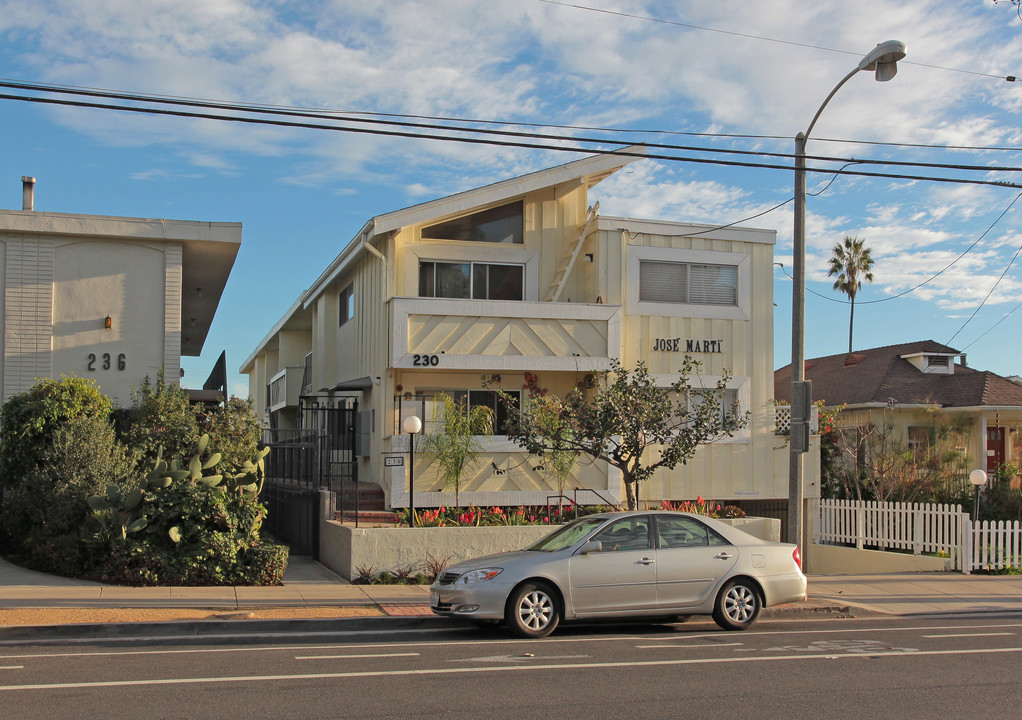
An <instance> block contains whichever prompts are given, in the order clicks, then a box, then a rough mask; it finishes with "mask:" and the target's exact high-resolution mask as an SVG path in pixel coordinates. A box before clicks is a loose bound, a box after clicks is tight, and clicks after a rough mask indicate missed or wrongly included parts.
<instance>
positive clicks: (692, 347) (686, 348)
mask: <svg viewBox="0 0 1022 720" xmlns="http://www.w3.org/2000/svg"><path fill="white" fill-rule="evenodd" d="M653 351H654V352H687V353H722V352H724V341H723V340H682V338H654V340H653Z"/></svg>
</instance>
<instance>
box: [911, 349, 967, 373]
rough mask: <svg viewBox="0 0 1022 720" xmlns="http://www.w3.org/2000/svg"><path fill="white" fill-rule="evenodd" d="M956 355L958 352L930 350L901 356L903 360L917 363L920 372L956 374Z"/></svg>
mask: <svg viewBox="0 0 1022 720" xmlns="http://www.w3.org/2000/svg"><path fill="white" fill-rule="evenodd" d="M955 357H957V354H951V353H939V354H938V353H928V352H915V353H910V354H908V355H902V356H901V358H902V359H903V360H907V361H908V362H910V363H912V364H913V365H915V366H916V369H917V370H919V371H920V372H924V373H930V374H934V375H954V373H955Z"/></svg>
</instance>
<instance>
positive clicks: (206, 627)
mask: <svg viewBox="0 0 1022 720" xmlns="http://www.w3.org/2000/svg"><path fill="white" fill-rule="evenodd" d="M867 616H888V614H887V613H883V612H880V611H877V610H873V609H870V608H866V607H857V606H854V605H851V604H848V603H826V602H822V601H812V600H811V601H809V602H807V603H795V604H790V605H776V606H774V607H769V608H764V609H763V611H762V613H761V614H760V619H761V620H813V619H826V618H834V619H841V618H856V617H867ZM693 619H695V618H693ZM701 619H703V620H707V621H709V620H710V617H709V616H708V615H707V616H706V617H704V618H701ZM630 622H635V621H634V620H632V621H630ZM469 627H471V626H470V625H468V624H467V623H466V622H464V621H461V622H459V621H458V620H454V619H449V618H443V617H439V616H436V615H409V616H378V617H352V618H309V619H291V620H246V619H241V618H238V619H230V620H220V619H217V620H176V621H170V622H114V623H72V624H64V625H8V626H2V627H0V645H16V644H29V643H33V644H34V643H50V644H57V643H67V642H88V641H90V640H96V641H106V642H110V641H123V642H132V641H142V640H145V641H157V642H158V641H161V640H162V641H166V642H171V641H173V642H189V641H198V640H201V641H203V642H216V641H224V642H226V641H230V642H250V643H253V644H254V643H260V642H263V641H265V640H268V639H271V638H285V637H302V636H311V635H316V636H323V635H330V634H336V635H350V634H354V633H359V634H361V633H366V634H368V633H376V632H381V631H383V632H422V631H437V630H457V629H466V628H469Z"/></svg>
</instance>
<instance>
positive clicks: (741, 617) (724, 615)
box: [713, 580, 761, 630]
mask: <svg viewBox="0 0 1022 720" xmlns="http://www.w3.org/2000/svg"><path fill="white" fill-rule="evenodd" d="M760 607H761V603H760V601H759V593H758V592H757V591H756V588H755V587H753V586H752V585H751V583H748V582H746V581H744V580H731V581H729V582H728V583H727V584H725V585H724V587H722V588H721V589H720V594H718V595H717V602H716V603H715V604H714V606H713V620H714V622H716V623H717V624H718V625H720V626H721V627H722V628H724V629H725V630H745V629H746V628H747V627H749V626H750V625H752V623H754V622H755V621H756V618H757V617H758V616H759V610H760Z"/></svg>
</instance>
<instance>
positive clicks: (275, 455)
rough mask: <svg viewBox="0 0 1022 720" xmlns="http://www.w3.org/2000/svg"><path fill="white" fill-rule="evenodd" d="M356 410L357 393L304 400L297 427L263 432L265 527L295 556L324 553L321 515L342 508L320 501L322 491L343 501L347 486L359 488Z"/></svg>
mask: <svg viewBox="0 0 1022 720" xmlns="http://www.w3.org/2000/svg"><path fill="white" fill-rule="evenodd" d="M357 411H358V403H357V402H356V401H355V399H354V398H345V399H341V400H339V401H331V402H329V403H323V402H317V403H311V402H307V401H305V400H303V401H302V405H301V406H300V407H299V410H298V424H299V427H298V428H292V429H283V428H271V429H267V430H264V431H263V442H264V443H265V444H266V445H269V446H270V454H269V455H268V456H267V458H266V480H265V482H264V484H263V492H262V496H261V497H262V500H263V503H264V504H265V505H266V506H267V510H268V514H267V518H266V522H265V523H264V526H265V527H266V529H267V530H268V531H269V532H271V533H273V535H275V536H276V537H277V538H278V539H279V540H281V541H282V542H286V543H287V544H288V545H289V546H290V547H291V552H292V553H293V554H295V555H309V556H312V557H314V558H318V557H319V520H320V516H321V514H322V513H324V512H327V513H330V514H331V515H332V514H333V513H334V512H336V510H337V508H333V507H331V508H322V507H321V506H320V490H331V491H333V492H334V493H335V497H337V498H338V502H339V503H340V502H342V500H341V498H343V496H344V493H345V491H346V489H347V488H351V487H356V488H357V484H358V465H357V461H356V458H355V417H356V414H357Z"/></svg>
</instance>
